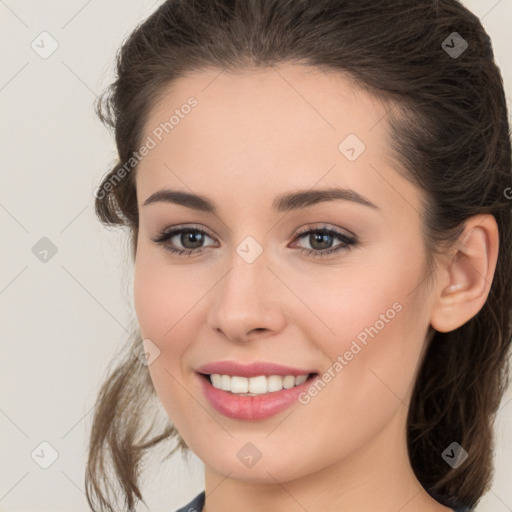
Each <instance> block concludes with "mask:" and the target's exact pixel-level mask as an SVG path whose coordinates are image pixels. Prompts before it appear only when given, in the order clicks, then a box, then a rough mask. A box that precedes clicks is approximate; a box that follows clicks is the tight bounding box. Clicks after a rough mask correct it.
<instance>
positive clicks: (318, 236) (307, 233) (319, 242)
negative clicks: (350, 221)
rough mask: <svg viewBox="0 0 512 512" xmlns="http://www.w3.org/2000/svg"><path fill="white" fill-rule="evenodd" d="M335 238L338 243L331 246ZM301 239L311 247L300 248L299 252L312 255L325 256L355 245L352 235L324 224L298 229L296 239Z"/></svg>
mask: <svg viewBox="0 0 512 512" xmlns="http://www.w3.org/2000/svg"><path fill="white" fill-rule="evenodd" d="M336 238H337V239H338V240H340V243H339V244H338V245H336V246H334V247H333V246H332V243H333V241H334V239H336ZM303 239H306V241H307V242H309V244H310V247H311V248H301V254H302V253H305V254H307V255H312V256H327V255H329V254H333V253H336V252H339V251H344V250H350V249H351V247H352V246H355V245H357V239H356V238H355V237H354V236H350V235H347V234H345V233H342V232H341V231H338V230H336V229H333V228H330V227H328V226H325V225H324V226H321V227H317V228H313V229H311V228H309V229H304V230H301V231H299V235H298V236H297V237H296V240H303Z"/></svg>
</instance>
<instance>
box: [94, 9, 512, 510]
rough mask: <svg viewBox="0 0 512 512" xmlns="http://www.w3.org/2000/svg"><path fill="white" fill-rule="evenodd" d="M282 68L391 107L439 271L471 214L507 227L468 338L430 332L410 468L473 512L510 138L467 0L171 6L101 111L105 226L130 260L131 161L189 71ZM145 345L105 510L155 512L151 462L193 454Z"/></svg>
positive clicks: (508, 302)
mask: <svg viewBox="0 0 512 512" xmlns="http://www.w3.org/2000/svg"><path fill="white" fill-rule="evenodd" d="M454 32H457V33H458V34H460V36H462V37H463V39H464V40H465V41H466V42H467V44H468V47H467V49H466V50H465V51H464V52H463V53H462V54H461V55H459V56H454V55H450V54H449V53H448V52H447V51H445V49H444V48H443V46H442V44H443V41H445V40H447V38H448V41H450V39H449V37H454V36H453V33H454ZM450 45H451V46H453V43H451V44H450ZM285 62H289V63H298V64H302V65H306V66H314V67H317V68H321V69H324V70H329V71H334V72H339V73H343V74H344V75H345V76H347V77H349V78H350V79H351V80H352V81H353V83H354V84H356V85H357V86H358V87H361V88H362V89H365V90H367V91H369V92H370V93H371V94H373V95H375V97H377V98H379V99H381V100H382V101H383V102H384V103H385V105H386V106H388V107H389V109H388V115H387V116H386V117H385V118H384V119H383V122H385V123H387V127H388V129H389V133H390V134H391V137H390V140H391V141H392V142H391V146H392V150H393V154H394V157H395V159H396V162H397V163H398V164H399V166H398V167H400V168H401V169H402V170H403V172H404V174H405V176H406V177H407V178H408V179H409V180H411V181H412V182H413V183H415V184H416V185H417V187H418V188H419V190H420V191H421V192H422V195H423V196H424V198H425V199H424V204H423V214H422V220H423V222H422V225H423V235H424V240H425V247H426V251H427V254H428V256H429V262H430V263H432V262H433V261H434V260H433V258H432V255H434V254H435V253H436V252H437V253H439V252H442V251H443V248H445V247H447V246H449V244H450V243H453V242H454V241H455V240H456V239H457V237H458V236H459V234H460V233H461V232H462V229H463V228H464V223H465V221H466V220H467V219H468V218H469V217H471V216H473V215H477V214H482V213H488V214H491V215H493V216H494V217H495V219H496V222H497V225H498V229H499V237H500V247H499V253H498V261H497V266H496V270H495V275H494V279H493V282H492V286H491V289H490V292H489V296H488V298H487V301H486V302H485V304H484V305H483V307H482V308H481V310H480V311H479V312H478V314H476V315H475V316H474V317H473V318H471V319H470V320H469V321H468V322H466V323H465V324H464V325H462V326H461V327H459V328H458V329H455V330H453V331H451V332H446V333H442V332H437V331H435V330H434V329H433V328H432V327H430V333H429V337H428V340H427V342H428V347H427V349H426V352H425V356H424V359H423V361H422V364H421V367H420V371H419V373H418V376H417V380H416V382H415V387H414V391H413V395H412V398H411V403H410V408H409V413H408V418H407V445H408V451H409V458H410V462H411V466H412V468H413V470H414V472H415V474H416V476H417V478H418V480H419V482H420V483H421V484H422V486H423V487H424V488H425V490H426V491H427V492H428V493H429V494H430V495H431V496H432V497H434V498H435V499H436V500H438V501H439V502H441V503H443V504H444V505H446V506H451V507H458V506H469V507H471V508H472V507H474V506H475V505H476V504H477V503H478V501H479V500H480V498H481V497H482V495H483V494H484V493H485V492H487V491H488V490H489V489H490V486H491V482H492V479H493V476H494V475H493V450H494V434H493V423H494V420H495V417H496V413H497V410H498V407H499V404H500V402H501V398H502V396H503V394H504V392H505V390H506V388H507V386H508V385H509V381H510V373H509V359H508V357H509V354H510V352H509V351H510V345H511V338H512V200H511V199H510V195H511V194H512V188H511V187H512V176H511V139H510V132H509V124H508V120H507V105H506V100H505V94H504V89H503V81H502V77H501V74H500V71H499V68H498V67H497V65H496V63H495V61H494V55H493V49H492V45H491V41H490V39H489V36H488V35H487V34H486V32H485V30H484V28H483V27H482V25H481V23H480V21H479V19H478V18H477V17H476V16H475V15H474V14H472V13H471V12H470V11H468V10H467V9H466V8H465V7H463V6H462V5H461V4H460V3H459V2H458V1H457V0H400V1H391V0H167V1H165V2H163V3H162V4H161V5H160V6H159V7H158V8H157V9H156V10H155V11H154V12H153V13H152V14H151V15H150V16H149V17H148V18H147V19H146V20H145V21H144V22H142V23H141V24H140V25H139V26H138V27H136V29H135V30H134V31H133V32H132V33H131V34H130V35H129V37H128V38H127V39H126V41H124V43H123V45H122V47H121V49H120V50H119V52H118V54H117V60H116V65H117V68H116V71H117V74H116V78H115V81H114V82H113V83H112V84H111V85H110V86H109V87H108V88H107V89H106V90H105V91H104V92H103V93H102V95H101V96H100V97H99V98H98V100H97V103H96V112H97V114H98V116H99V117H100V119H101V120H102V121H103V122H104V123H105V124H106V125H107V126H108V127H109V128H110V129H111V130H112V131H113V132H114V134H115V140H116V145H117V152H118V159H117V161H116V162H115V164H114V165H113V166H112V167H111V168H110V169H109V171H108V172H107V173H106V175H105V176H104V177H103V179H102V182H101V185H100V187H99V188H98V190H97V192H96V193H95V209H96V214H97V216H98V217H99V219H100V220H101V222H103V223H104V224H105V225H106V226H124V227H126V228H127V229H128V232H129V235H130V237H131V243H130V246H131V250H132V251H131V257H132V261H134V260H135V257H136V243H137V236H138V221H139V218H138V209H137V196H136V190H135V176H134V174H135V173H134V172H127V171H126V169H127V168H126V162H128V161H130V158H131V157H132V155H133V154H134V152H135V151H136V150H137V149H138V148H139V147H140V145H141V142H142V140H141V137H142V130H143V127H144V124H145V122H146V120H147V118H148V114H149V113H150V111H151V109H152V107H153V106H154V105H155V104H156V102H157V101H158V99H159V98H160V97H161V95H163V94H165V93H166V90H168V85H169V84H171V83H172V82H173V81H174V80H176V79H178V78H180V77H183V76H184V75H185V74H186V73H187V72H189V71H196V70H198V71H201V70H204V69H207V68H208V69H212V68H213V69H219V70H227V71H230V72H237V71H242V70H247V69H251V68H255V67H263V66H273V65H276V64H278V63H285ZM123 166H124V169H125V172H124V173H121V172H120V171H121V169H122V168H123ZM134 169H136V166H134ZM120 176H122V179H120V178H119V177H120ZM507 191H508V192H507ZM140 343H141V338H140V333H139V332H137V330H136V329H134V330H133V335H132V339H131V340H130V342H129V343H127V344H126V346H125V347H124V354H123V356H122V357H121V358H120V360H118V361H116V366H115V368H113V369H111V371H110V372H109V375H108V377H107V378H106V380H105V382H104V383H103V384H102V386H101V389H100V391H99V396H98V400H97V405H96V408H95V410H94V416H93V422H92V428H91V435H90V439H89V448H88V450H89V452H88V461H87V468H86V477H85V480H86V495H87V499H88V502H89V505H90V506H91V508H92V510H94V511H98V512H99V511H101V512H104V511H111V512H112V511H114V510H115V511H118V510H120V507H121V506H124V507H125V510H128V511H130V512H131V511H134V510H135V505H136V503H137V500H142V501H143V502H144V500H143V499H142V494H141V492H140V488H139V486H140V482H139V478H140V476H141V472H142V465H143V458H144V456H145V455H146V454H147V453H148V451H149V450H151V449H153V448H155V447H156V446H157V445H158V444H160V443H161V442H163V441H166V440H167V441H174V446H173V448H172V450H170V451H169V454H168V455H170V454H171V453H174V452H175V451H176V450H182V451H183V452H184V453H186V452H187V451H189V448H188V446H187V445H186V443H185V442H184V441H183V439H182V438H181V436H180V435H179V433H178V431H177V430H176V428H175V427H174V426H173V425H172V423H170V421H167V422H165V423H164V424H161V425H160V426H158V422H157V418H158V417H159V415H160V417H161V414H162V410H161V407H160V408H159V407H158V405H156V404H155V390H154V388H153V385H152V382H151V379H150V376H149V372H148V369H147V366H145V365H144V364H141V363H140V362H139V361H138V359H137V358H136V357H134V351H135V350H137V347H138V346H140ZM148 418H149V419H153V422H152V424H151V428H149V429H147V424H148V423H147V422H148ZM452 441H457V442H458V443H459V444H460V445H461V446H462V447H463V448H464V449H465V450H466V451H467V452H468V454H469V457H468V458H467V459H466V460H465V461H464V462H463V463H462V464H460V465H459V466H457V467H455V468H451V467H449V466H448V464H447V463H446V462H445V461H444V460H443V458H442V457H441V453H442V451H443V450H444V449H445V448H446V447H447V446H448V445H449V444H450V443H451V442H452ZM116 489H120V491H121V495H122V498H123V505H121V504H120V500H119V498H118V497H116V496H117V495H116V492H115V490H116Z"/></svg>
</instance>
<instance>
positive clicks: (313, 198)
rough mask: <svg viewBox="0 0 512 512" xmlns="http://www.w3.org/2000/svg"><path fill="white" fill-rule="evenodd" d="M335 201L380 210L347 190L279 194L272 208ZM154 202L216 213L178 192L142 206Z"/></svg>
mask: <svg viewBox="0 0 512 512" xmlns="http://www.w3.org/2000/svg"><path fill="white" fill-rule="evenodd" d="M335 200H341V201H351V202H354V203H358V204H361V205H363V206H367V207H369V208H374V209H376V210H380V208H379V207H378V206H376V205H375V204H374V203H372V202H371V201H370V200H369V199H367V198H366V197H364V196H362V195H361V194H359V193H357V192H356V191H355V190H351V189H347V188H326V189H320V190H300V191H298V192H289V193H285V194H281V195H280V196H277V197H276V198H275V199H274V201H273V203H272V208H273V209H274V210H276V211H278V212H285V211H291V210H297V209H300V208H307V207H308V206H313V205H315V204H318V203H321V202H325V201H335ZM156 202H165V203H174V204H179V205H182V206H186V207H187V208H192V209H195V210H200V211H204V212H209V213H217V208H216V206H215V203H214V202H213V201H211V200H210V199H208V198H207V197H205V196H201V195H197V194H191V193H189V192H182V191H179V190H170V189H164V190H159V191H158V192H155V193H154V194H151V195H150V196H149V197H148V198H147V199H146V200H145V201H144V204H143V206H146V205H148V204H151V203H156Z"/></svg>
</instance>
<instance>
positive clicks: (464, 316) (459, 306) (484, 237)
mask: <svg viewBox="0 0 512 512" xmlns="http://www.w3.org/2000/svg"><path fill="white" fill-rule="evenodd" d="M457 243H458V244H459V246H458V247H457V248H456V251H455V256H454V258H453V259H452V260H451V261H450V262H447V263H446V264H445V265H444V266H443V267H442V268H441V269H440V271H441V273H442V275H443V278H442V279H440V280H439V282H438V285H437V288H436V290H435V294H436V296H435V297H434V302H433V306H432V312H431V319H430V323H431V325H432V327H433V328H434V329H436V330H437V331H440V332H449V331H453V330H454V329H457V328H458V327H460V326H461V325H463V324H465V323H466V322H467V321H469V320H470V319H471V318H473V317H474V316H475V315H476V314H477V313H478V312H479V311H480V309H481V308H482V306H483V305H484V304H485V301H486V300H487V297H488V295H489V290H490V288H491V284H492V280H493V277H494V271H495V269H496V262H497V259H498V247H499V234H498V226H497V224H496V219H495V218H494V217H493V216H492V215H476V216H474V217H471V219H469V220H468V221H467V223H466V226H465V229H464V231H463V232H462V234H461V235H460V237H459V242H457Z"/></svg>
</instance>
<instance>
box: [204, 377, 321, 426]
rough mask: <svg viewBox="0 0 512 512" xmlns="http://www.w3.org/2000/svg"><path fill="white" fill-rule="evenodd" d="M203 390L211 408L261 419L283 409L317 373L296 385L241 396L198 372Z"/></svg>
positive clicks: (236, 416)
mask: <svg viewBox="0 0 512 512" xmlns="http://www.w3.org/2000/svg"><path fill="white" fill-rule="evenodd" d="M198 376H199V378H200V380H201V386H202V388H203V392H204V394H205V396H206V398H207V399H208V401H209V402H210V404H211V405H212V406H213V408H214V409H215V410H216V411H218V412H220V413H221V414H224V416H227V417H229V418H234V419H237V420H262V419H265V418H269V417H270V416H274V415H275V414H278V413H280V412H281V411H284V410H285V409H287V408H288V407H290V406H291V405H292V404H293V403H295V402H296V401H297V399H298V397H299V395H300V394H301V393H302V392H304V391H306V390H307V388H308V387H309V386H310V385H311V383H312V382H313V381H314V380H315V378H316V377H317V375H314V376H313V377H312V378H310V379H308V380H306V381H305V382H303V383H302V384H299V385H298V386H294V387H293V388H290V389H282V390H281V391H273V392H271V393H266V394H263V395H257V396H241V395H237V394H235V393H231V392H229V391H224V390H222V389H217V388H215V387H213V385H212V384H211V382H210V379H209V377H208V378H205V377H204V375H202V374H198Z"/></svg>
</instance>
